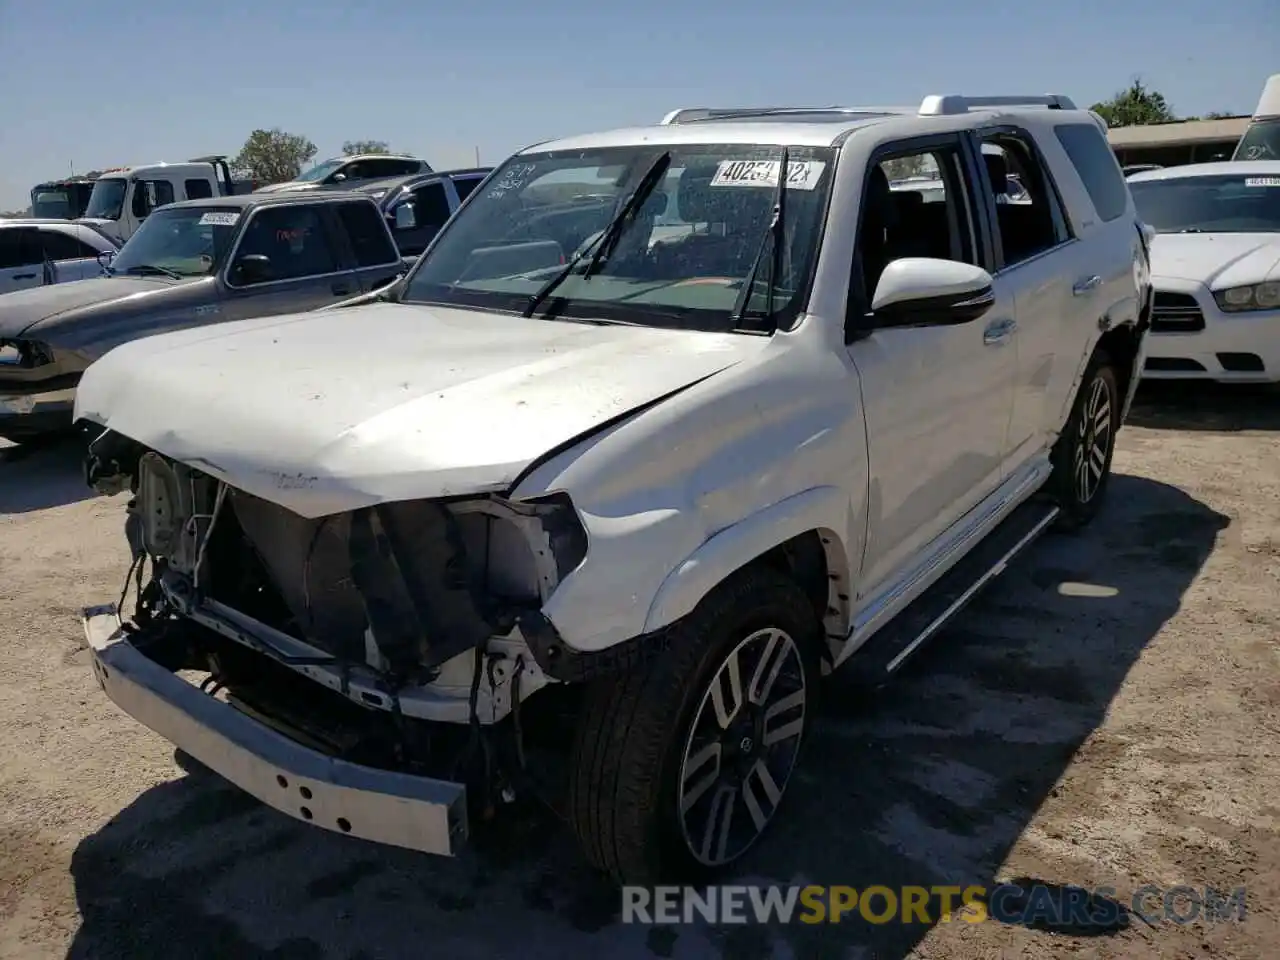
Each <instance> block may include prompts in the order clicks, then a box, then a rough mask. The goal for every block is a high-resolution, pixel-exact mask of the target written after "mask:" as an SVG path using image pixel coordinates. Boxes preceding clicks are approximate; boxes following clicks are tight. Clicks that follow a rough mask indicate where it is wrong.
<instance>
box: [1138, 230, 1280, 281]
mask: <svg viewBox="0 0 1280 960" xmlns="http://www.w3.org/2000/svg"><path fill="white" fill-rule="evenodd" d="M1151 275H1152V276H1153V277H1166V278H1168V279H1171V280H1194V281H1198V282H1200V283H1203V284H1205V285H1206V286H1208V287H1209V288H1210V289H1211V290H1221V289H1223V288H1225V287H1238V286H1241V285H1242V284H1247V283H1262V282H1263V281H1264V280H1277V279H1280V234H1277V233H1162V234H1158V235H1157V236H1156V238H1155V240H1154V241H1153V242H1152V244H1151Z"/></svg>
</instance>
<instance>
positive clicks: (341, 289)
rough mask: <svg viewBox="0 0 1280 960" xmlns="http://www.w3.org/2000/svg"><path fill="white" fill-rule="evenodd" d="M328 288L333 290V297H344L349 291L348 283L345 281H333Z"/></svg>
mask: <svg viewBox="0 0 1280 960" xmlns="http://www.w3.org/2000/svg"><path fill="white" fill-rule="evenodd" d="M329 289H330V290H332V291H333V295H334V296H335V297H345V296H346V295H347V294H349V293H350V292H351V287H350V285H349V284H345V283H335V284H334V285H333V286H331V287H330V288H329Z"/></svg>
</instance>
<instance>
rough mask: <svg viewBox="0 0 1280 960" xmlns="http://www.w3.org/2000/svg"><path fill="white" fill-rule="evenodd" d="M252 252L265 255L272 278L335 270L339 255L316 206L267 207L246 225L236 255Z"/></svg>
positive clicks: (246, 254) (245, 254)
mask: <svg viewBox="0 0 1280 960" xmlns="http://www.w3.org/2000/svg"><path fill="white" fill-rule="evenodd" d="M251 254H256V255H260V256H264V257H266V258H267V266H266V273H267V275H268V276H269V277H270V279H271V280H294V279H297V278H299V277H311V276H317V275H319V274H325V273H334V272H336V271H337V269H338V258H337V257H336V256H335V255H334V251H333V247H332V245H331V244H330V243H329V237H328V235H327V234H326V233H325V230H324V222H323V220H322V219H321V217H320V211H319V210H318V209H317V208H315V207H304V206H295V205H289V206H280V207H267V208H266V209H265V210H260V211H258V213H257V215H255V216H254V217H253V219H252V220H250V221H249V224H248V225H247V226H246V227H245V232H244V236H243V237H242V238H241V240H240V247H239V250H238V251H237V253H236V257H237V258H239V257H244V256H248V255H251Z"/></svg>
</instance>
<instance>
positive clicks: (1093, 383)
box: [1049, 350, 1124, 530]
mask: <svg viewBox="0 0 1280 960" xmlns="http://www.w3.org/2000/svg"><path fill="white" fill-rule="evenodd" d="M1123 403H1124V398H1122V397H1121V396H1120V392H1119V388H1118V386H1117V378H1116V372H1115V367H1114V366H1113V365H1112V363H1111V359H1110V357H1108V356H1107V354H1106V353H1105V352H1104V351H1102V350H1098V351H1096V352H1095V353H1094V355H1093V357H1092V358H1091V359H1090V361H1089V365H1088V366H1087V367H1086V368H1085V372H1084V377H1083V378H1082V379H1081V381H1080V389H1079V391H1078V392H1077V393H1076V398H1075V402H1074V403H1072V405H1071V415H1070V416H1069V417H1067V423H1066V426H1064V427H1063V428H1062V434H1061V435H1060V436H1059V437H1058V440H1057V442H1056V443H1055V444H1054V446H1053V452H1052V454H1051V456H1050V459H1051V462H1052V464H1053V474H1052V476H1051V477H1050V478H1049V493H1050V495H1051V496H1052V497H1053V500H1054V502H1055V503H1057V505H1058V508H1059V510H1060V511H1061V512H1060V513H1059V515H1058V521H1057V527H1058V529H1060V530H1078V529H1080V528H1081V527H1084V526H1085V525H1087V524H1088V523H1089V522H1090V521H1091V520H1092V519H1093V518H1094V517H1095V516H1096V515H1097V513H1098V509H1099V508H1100V507H1101V506H1102V501H1103V499H1104V498H1105V496H1106V493H1107V488H1108V487H1109V486H1110V483H1109V481H1110V479H1111V458H1112V455H1113V454H1114V453H1115V449H1116V431H1117V430H1119V427H1120V424H1119V420H1120V408H1121V405H1122V404H1123ZM1099 463H1100V468H1099Z"/></svg>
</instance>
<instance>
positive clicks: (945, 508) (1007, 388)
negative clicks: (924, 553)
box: [849, 284, 1014, 597]
mask: <svg viewBox="0 0 1280 960" xmlns="http://www.w3.org/2000/svg"><path fill="white" fill-rule="evenodd" d="M1002 286H1003V285H1000V284H997V287H998V288H999V287H1002ZM1006 291H1007V288H1005V289H997V290H996V304H995V306H994V307H993V308H992V309H991V311H990V312H989V313H988V314H987V315H986V316H985V317H983V318H982V319H980V320H977V321H974V322H973V323H968V324H962V325H958V326H954V327H926V328H919V329H911V330H878V331H876V332H875V333H873V334H872V335H871V336H870V337H868V338H866V339H865V340H860V341H857V342H855V343H853V344H851V345H850V348H849V355H850V357H851V358H852V360H853V362H854V365H855V366H856V367H857V370H858V375H859V377H860V379H861V383H862V404H863V410H864V411H865V415H866V419H867V447H868V449H867V454H868V458H869V460H870V463H871V491H870V497H869V502H868V512H869V516H868V530H867V546H866V554H865V560H864V563H863V572H862V580H861V587H860V589H859V596H860V597H865V596H866V595H868V594H869V593H873V592H875V589H876V588H877V587H878V586H880V585H881V584H882V583H883V582H884V581H885V580H886V578H888V577H890V576H891V575H892V574H894V573H895V571H899V570H900V569H901V568H902V567H903V566H904V565H905V564H907V563H908V562H909V561H910V559H911V558H912V557H914V556H915V555H916V554H918V553H919V551H921V550H922V549H923V548H924V547H926V546H927V545H928V544H929V543H930V542H931V541H933V540H934V539H935V538H936V537H938V536H940V535H941V534H942V533H944V532H945V531H946V530H947V528H948V527H950V526H951V525H952V524H953V523H955V522H956V521H957V520H959V519H960V518H961V517H962V516H963V515H964V514H965V513H967V512H968V511H969V510H971V509H972V508H973V507H975V506H977V505H978V504H979V503H980V502H981V501H982V499H983V498H984V497H986V496H987V495H988V494H990V493H991V492H992V491H993V490H995V489H996V487H997V486H999V484H1000V479H1001V462H1002V459H1003V457H1002V453H1003V449H1004V440H1005V431H1006V427H1007V424H1008V421H1009V407H1010V400H1011V392H1012V380H1011V373H1012V369H1013V362H1012V357H1013V351H1014V346H1013V342H1012V340H1013V338H1012V337H1006V339H1004V341H1003V342H999V343H991V344H988V343H986V342H985V341H986V340H987V339H989V338H988V336H987V331H988V329H989V328H995V327H997V326H998V324H999V322H1000V321H1002V320H1011V319H1012V316H1013V301H1012V297H1011V296H1009V294H1008V293H1007V292H1006Z"/></svg>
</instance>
